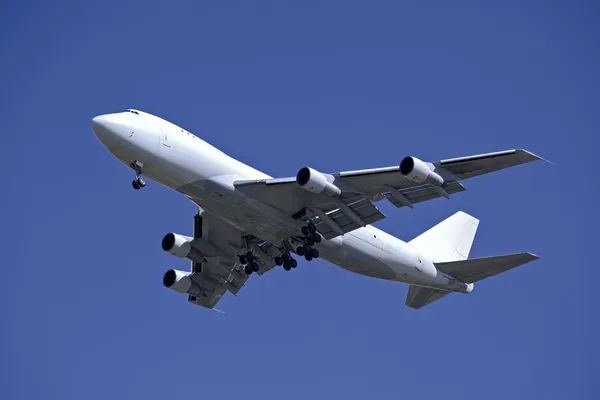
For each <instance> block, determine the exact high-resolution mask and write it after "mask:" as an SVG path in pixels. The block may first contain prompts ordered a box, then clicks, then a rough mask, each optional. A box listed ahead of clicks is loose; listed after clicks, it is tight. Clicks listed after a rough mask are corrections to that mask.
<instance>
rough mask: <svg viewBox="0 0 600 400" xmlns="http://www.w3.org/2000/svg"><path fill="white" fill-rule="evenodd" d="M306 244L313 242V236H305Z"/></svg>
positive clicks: (310, 244)
mask: <svg viewBox="0 0 600 400" xmlns="http://www.w3.org/2000/svg"><path fill="white" fill-rule="evenodd" d="M306 244H307V245H309V246H312V245H313V244H315V238H314V237H312V235H311V236H307V237H306Z"/></svg>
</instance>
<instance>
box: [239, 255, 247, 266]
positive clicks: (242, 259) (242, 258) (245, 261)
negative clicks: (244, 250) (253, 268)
mask: <svg viewBox="0 0 600 400" xmlns="http://www.w3.org/2000/svg"><path fill="white" fill-rule="evenodd" d="M240 264H242V265H246V264H248V258H246V256H244V255H242V256H240Z"/></svg>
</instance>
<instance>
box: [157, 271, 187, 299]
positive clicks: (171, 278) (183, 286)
mask: <svg viewBox="0 0 600 400" xmlns="http://www.w3.org/2000/svg"><path fill="white" fill-rule="evenodd" d="M163 285H165V287H166V288H167V289H171V290H174V291H176V292H179V293H187V292H188V291H189V290H190V288H191V287H192V279H191V278H190V272H184V271H179V270H177V269H170V270H168V271H167V272H165V274H164V275H163Z"/></svg>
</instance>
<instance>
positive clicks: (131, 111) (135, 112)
mask: <svg viewBox="0 0 600 400" xmlns="http://www.w3.org/2000/svg"><path fill="white" fill-rule="evenodd" d="M125 111H127V112H130V113H134V114H137V115H140V113H138V112H137V111H133V110H125Z"/></svg>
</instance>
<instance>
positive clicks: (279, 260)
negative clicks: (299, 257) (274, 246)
mask: <svg viewBox="0 0 600 400" xmlns="http://www.w3.org/2000/svg"><path fill="white" fill-rule="evenodd" d="M275 264H277V265H279V266H281V265H283V269H285V270H286V271H289V270H291V269H292V268H296V267H297V266H298V261H296V259H294V258H292V256H290V253H288V252H287V251H286V252H285V253H283V254H282V255H281V256H278V257H275Z"/></svg>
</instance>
